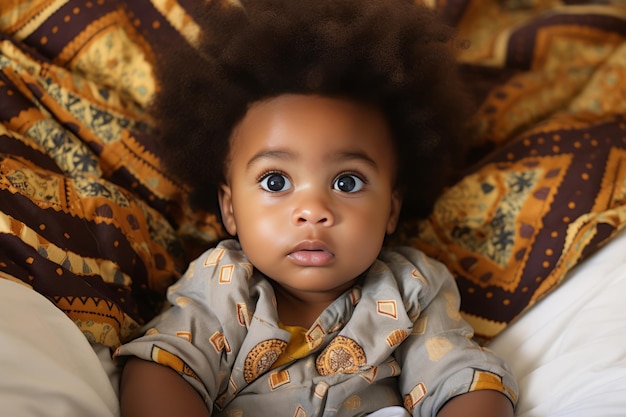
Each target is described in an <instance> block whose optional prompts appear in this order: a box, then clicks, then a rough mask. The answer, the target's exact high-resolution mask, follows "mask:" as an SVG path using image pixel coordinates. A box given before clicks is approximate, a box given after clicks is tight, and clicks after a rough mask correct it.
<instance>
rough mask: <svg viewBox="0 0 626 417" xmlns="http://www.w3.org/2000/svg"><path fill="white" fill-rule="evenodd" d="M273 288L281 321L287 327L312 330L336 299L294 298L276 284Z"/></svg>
mask: <svg viewBox="0 0 626 417" xmlns="http://www.w3.org/2000/svg"><path fill="white" fill-rule="evenodd" d="M273 286H274V293H275V294H276V304H277V306H276V307H277V309H278V317H279V320H280V322H281V323H282V324H284V325H287V326H300V327H304V328H305V329H308V328H310V327H311V326H312V325H313V323H315V321H316V320H317V318H318V317H319V316H320V315H321V314H322V312H323V311H324V310H326V307H328V306H329V305H330V304H331V303H332V302H333V301H335V300H334V298H329V299H323V298H321V299H319V300H305V299H301V298H298V297H296V296H294V295H293V294H291V293H290V292H288V291H286V290H285V289H284V288H282V287H281V286H280V285H277V284H276V283H273Z"/></svg>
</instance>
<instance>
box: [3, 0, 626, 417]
mask: <svg viewBox="0 0 626 417" xmlns="http://www.w3.org/2000/svg"><path fill="white" fill-rule="evenodd" d="M197 2H198V1H194V0H132V1H131V0H125V1H124V0H107V1H105V0H82V1H74V0H30V1H19V0H13V1H9V2H2V5H1V6H0V31H1V32H0V312H1V313H0V314H1V317H2V319H1V320H0V375H2V377H1V378H0V414H2V415H19V416H48V415H66V416H85V415H89V416H116V415H119V408H118V405H117V394H116V390H117V381H118V378H119V370H118V369H117V368H116V367H115V365H114V364H113V362H112V361H111V359H110V353H111V351H112V350H114V349H115V348H116V347H117V346H118V345H119V344H120V343H123V342H124V341H126V340H128V339H129V338H131V337H132V336H133V335H134V334H136V333H137V331H138V329H140V328H141V326H142V325H144V324H145V323H146V322H147V321H149V320H150V318H152V317H153V316H154V315H155V314H156V313H157V312H158V311H159V310H160V309H161V308H162V307H163V301H164V291H165V289H166V288H167V287H168V286H169V285H170V284H172V283H173V282H175V281H176V279H177V278H178V277H179V276H180V274H181V272H182V271H183V270H184V269H185V267H186V265H187V264H188V262H189V261H190V260H191V259H193V258H194V257H195V256H196V255H197V254H198V253H199V252H200V251H201V250H203V249H204V248H206V247H208V246H211V245H214V244H215V243H216V242H217V241H219V240H220V239H221V238H223V237H224V236H225V235H224V232H223V230H222V228H221V226H220V224H219V221H218V219H217V218H216V216H215V214H214V213H210V212H201V211H198V210H192V209H191V208H190V205H189V204H188V201H187V190H186V189H185V188H184V187H183V186H181V185H180V184H178V183H177V182H176V181H174V180H173V179H172V178H171V177H170V176H168V175H167V173H166V172H164V171H163V170H162V169H161V165H160V161H159V158H158V155H157V153H156V152H155V147H154V142H153V140H152V137H151V130H150V126H151V120H150V117H149V116H148V115H147V114H146V106H147V104H148V103H149V101H150V97H151V95H152V94H153V93H154V91H155V90H156V89H157V88H158V85H156V83H155V80H154V77H153V73H152V69H153V68H154V67H155V66H156V65H158V62H159V58H158V50H159V47H160V46H162V45H164V44H165V43H171V42H174V43H176V44H177V45H180V47H184V48H193V47H194V44H195V42H196V40H197V37H198V34H199V33H200V28H199V27H198V26H197V25H196V24H195V22H194V18H193V16H194V13H195V10H196V9H195V5H196V4H197ZM424 3H425V4H426V5H427V6H429V7H432V8H434V9H436V10H437V12H438V13H440V14H441V15H442V17H443V18H444V19H446V20H447V21H448V23H449V24H451V25H453V26H454V27H455V28H456V29H457V34H458V36H457V39H456V43H457V45H456V46H457V47H458V48H457V51H458V52H457V55H458V61H459V63H460V68H461V73H462V75H463V77H464V78H465V79H466V81H467V84H468V86H469V88H470V92H471V94H472V96H473V98H474V100H475V102H476V111H475V114H474V115H473V117H472V119H471V121H470V124H469V126H468V138H467V139H468V141H469V143H471V145H472V157H473V158H474V159H473V163H472V164H471V166H470V168H469V169H468V170H467V172H465V173H464V174H463V176H461V177H460V178H459V179H458V181H456V182H455V184H453V185H451V186H450V187H449V188H448V189H447V190H446V191H445V193H444V194H443V195H442V196H441V198H440V199H439V200H438V202H437V204H436V206H435V208H434V210H433V212H432V213H431V215H430V216H429V217H428V218H427V219H425V220H421V221H407V222H406V223H405V224H403V225H402V227H401V228H400V231H399V233H398V236H397V239H399V240H400V241H401V242H402V243H403V244H410V245H413V246H415V247H418V248H419V249H421V250H423V251H424V252H426V253H428V254H429V255H431V256H433V257H436V258H437V259H439V260H441V261H442V262H444V263H445V264H446V265H447V266H448V268H449V269H450V270H451V271H452V273H453V275H454V276H455V278H456V279H457V283H458V286H459V290H460V291H461V294H462V305H461V310H462V314H463V316H464V317H465V318H466V319H467V320H468V322H470V324H472V326H473V327H474V329H475V331H476V338H477V340H478V341H479V342H480V343H481V344H483V345H484V346H485V348H486V349H492V350H495V351H496V352H498V353H499V354H501V355H502V356H503V357H505V358H506V359H507V360H508V361H509V363H510V364H511V365H512V367H513V370H514V371H515V373H516V375H517V377H518V379H519V382H520V388H521V395H520V402H519V404H518V407H517V410H516V415H517V416H524V417H539V416H542V417H544V416H551V417H552V416H554V417H557V416H559V417H560V416H585V417H593V416H598V417H600V416H602V417H606V416H624V415H626V398H625V397H624V395H623V392H626V336H625V335H626V309H624V308H623V298H624V294H626V231H625V230H624V229H625V226H626V6H624V5H623V4H620V2H619V1H556V0H550V1H537V0H508V1H504V0H448V1H437V0H429V1H426V0H425V1H424Z"/></svg>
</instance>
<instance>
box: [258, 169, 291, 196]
mask: <svg viewBox="0 0 626 417" xmlns="http://www.w3.org/2000/svg"><path fill="white" fill-rule="evenodd" d="M260 184H261V187H262V188H263V189H264V190H265V191H269V192H271V193H279V192H281V191H286V190H288V189H290V188H291V182H290V181H289V180H288V179H287V177H285V176H284V175H283V174H279V173H276V172H272V173H269V174H267V175H266V176H264V177H263V178H261V181H260Z"/></svg>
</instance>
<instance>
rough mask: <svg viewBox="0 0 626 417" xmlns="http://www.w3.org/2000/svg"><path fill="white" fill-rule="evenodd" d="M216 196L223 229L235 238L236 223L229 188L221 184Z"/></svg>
mask: <svg viewBox="0 0 626 417" xmlns="http://www.w3.org/2000/svg"><path fill="white" fill-rule="evenodd" d="M217 196H218V199H219V203H220V212H221V213H222V223H224V227H225V228H226V231H227V232H228V233H230V234H231V235H232V236H236V235H237V223H236V222H235V215H234V213H233V199H232V193H231V190H230V186H228V185H227V184H221V185H220V188H219V190H218V194H217Z"/></svg>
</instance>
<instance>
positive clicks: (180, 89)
mask: <svg viewBox="0 0 626 417" xmlns="http://www.w3.org/2000/svg"><path fill="white" fill-rule="evenodd" d="M196 20H197V22H198V23H199V25H200V26H201V27H202V28H203V33H202V36H201V40H200V42H199V44H198V45H197V46H196V47H194V48H191V47H189V48H183V47H176V48H169V49H167V50H164V51H163V53H162V56H161V59H160V60H159V65H158V66H157V68H156V71H157V80H158V83H159V87H160V89H159V91H158V92H157V94H156V95H155V99H154V102H153V103H152V106H151V112H152V115H153V116H154V120H155V123H156V127H157V130H158V136H159V145H160V147H161V155H162V158H163V160H164V163H165V166H166V167H167V169H169V171H170V172H171V173H172V174H173V175H174V176H175V177H177V178H178V179H179V180H180V181H182V182H183V183H185V184H186V185H187V186H188V187H189V188H190V190H191V191H192V201H193V202H194V203H195V204H197V205H198V206H200V207H201V208H203V209H208V210H216V208H217V206H216V201H217V200H216V198H217V186H218V185H219V184H220V183H222V182H224V164H225V161H226V158H227V153H228V146H229V138H230V136H231V132H232V131H233V129H234V128H235V127H236V125H237V124H238V122H240V121H241V119H242V118H243V117H244V116H245V114H246V112H247V110H248V108H249V107H250V105H251V104H252V103H255V102H258V101H261V100H265V99H269V98H272V97H276V96H279V95H282V94H308V95H321V96H328V97H335V98H344V99H349V100H353V101H356V102H361V103H363V104H367V105H373V106H375V107H376V108H378V109H379V110H380V111H381V112H382V114H383V115H384V116H385V118H386V121H387V123H388V125H389V128H390V131H391V133H392V136H393V138H394V141H395V146H396V149H397V152H398V160H399V163H398V165H399V166H398V187H399V189H401V190H402V192H403V200H404V201H403V208H402V212H401V216H402V217H403V218H423V217H425V216H427V215H428V214H429V213H430V212H431V210H432V207H433V204H434V202H435V200H436V198H437V197H438V196H439V194H440V193H441V192H442V190H443V189H444V187H445V186H446V185H447V184H448V183H449V181H450V175H451V174H452V173H453V172H454V170H455V169H457V168H459V167H460V166H461V164H462V163H463V161H464V152H465V149H466V148H467V147H466V146H465V144H464V141H463V127H464V124H465V121H466V117H467V116H468V115H469V112H468V100H467V96H466V94H465V93H464V89H463V88H462V85H461V82H460V78H459V76H458V74H457V65H456V62H455V58H454V53H453V48H452V45H453V42H452V40H453V37H454V33H453V30H452V29H451V28H450V27H448V26H447V25H445V24H443V23H442V22H441V21H440V20H439V18H438V16H437V15H436V13H435V12H434V11H432V10H430V9H428V8H426V7H423V6H419V5H417V4H415V3H414V2H412V1H411V0H367V1H363V0H248V1H243V0H242V1H241V3H240V4H238V5H233V4H231V3H229V2H227V1H224V0H222V1H219V0H213V1H211V2H206V3H203V7H202V10H201V11H199V12H198V13H197V16H196Z"/></svg>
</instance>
